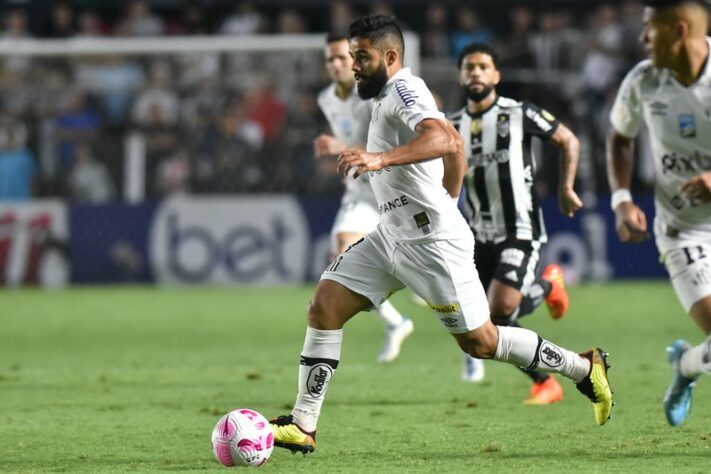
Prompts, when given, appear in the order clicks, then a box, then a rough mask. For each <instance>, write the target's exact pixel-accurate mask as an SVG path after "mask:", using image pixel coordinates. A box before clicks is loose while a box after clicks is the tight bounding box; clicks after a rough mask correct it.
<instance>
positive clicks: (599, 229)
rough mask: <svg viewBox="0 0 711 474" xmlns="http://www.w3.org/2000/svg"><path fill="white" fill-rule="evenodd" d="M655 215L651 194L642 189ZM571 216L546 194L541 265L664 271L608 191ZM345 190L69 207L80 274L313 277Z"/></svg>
mask: <svg viewBox="0 0 711 474" xmlns="http://www.w3.org/2000/svg"><path fill="white" fill-rule="evenodd" d="M637 202H638V203H639V205H640V206H641V207H642V208H643V209H644V210H645V211H646V212H647V217H648V220H649V222H650V224H651V222H652V217H653V214H654V213H653V201H652V199H651V197H650V198H640V199H638V200H637ZM586 204H587V207H586V209H585V211H583V212H581V213H579V214H578V215H576V216H575V217H574V218H573V219H569V218H567V217H565V216H563V215H562V214H561V213H560V211H559V210H558V204H557V202H556V200H555V199H546V200H544V202H543V211H544V216H545V221H546V227H547V229H548V235H549V241H548V243H547V244H546V245H545V246H544V247H543V249H542V251H541V268H542V267H543V266H544V265H545V264H547V263H550V262H558V263H562V264H563V265H564V267H565V270H566V277H568V278H569V279H571V280H587V281H590V280H593V281H595V280H607V279H610V278H658V277H662V278H664V277H666V272H665V270H664V267H663V266H662V265H661V264H660V263H659V258H658V255H657V250H656V248H655V246H654V241H653V240H652V239H650V240H648V241H645V242H643V243H640V244H623V243H621V242H620V241H619V239H618V238H617V235H616V233H615V222H614V215H613V213H612V211H610V209H609V199H608V198H607V197H606V196H603V197H601V198H600V199H599V200H598V203H597V204H594V203H586ZM338 206H339V202H338V200H337V199H333V200H322V199H316V198H295V197H292V196H288V195H254V196H240V197H231V196H230V197H200V198H196V197H190V198H188V197H181V198H173V199H167V200H164V201H161V202H156V203H144V204H140V205H128V204H123V203H116V204H108V205H102V206H94V205H71V206H69V213H68V215H69V219H68V220H69V222H68V227H69V231H68V239H69V240H68V241H69V253H70V255H71V280H72V281H73V282H75V283H126V282H136V283H141V282H156V283H160V284H189V285H193V284H212V285H282V284H299V283H303V282H305V281H307V282H308V281H315V280H317V279H318V278H319V276H320V275H321V272H322V271H323V269H324V268H325V267H326V265H327V264H328V261H329V258H330V228H331V225H332V223H333V219H334V217H335V215H336V212H337V210H338Z"/></svg>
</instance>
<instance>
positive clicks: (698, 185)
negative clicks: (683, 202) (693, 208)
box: [681, 171, 711, 203]
mask: <svg viewBox="0 0 711 474" xmlns="http://www.w3.org/2000/svg"><path fill="white" fill-rule="evenodd" d="M681 192H683V193H684V194H686V195H687V196H688V197H689V199H692V200H694V201H697V202H700V203H707V202H711V171H706V172H705V173H701V174H700V175H698V176H694V177H693V178H691V179H690V180H689V181H687V182H686V183H684V184H683V185H682V187H681Z"/></svg>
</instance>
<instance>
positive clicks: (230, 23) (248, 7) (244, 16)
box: [219, 0, 266, 35]
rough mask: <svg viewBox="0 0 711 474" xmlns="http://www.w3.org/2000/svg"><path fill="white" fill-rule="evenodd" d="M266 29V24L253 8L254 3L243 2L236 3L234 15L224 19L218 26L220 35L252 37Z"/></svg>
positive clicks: (246, 0)
mask: <svg viewBox="0 0 711 474" xmlns="http://www.w3.org/2000/svg"><path fill="white" fill-rule="evenodd" d="M265 29H266V22H265V20H264V18H263V17H262V15H261V14H260V13H259V12H258V11H257V9H256V8H255V7H254V3H253V2H251V1H249V0H245V1H242V2H239V3H237V8H236V9H235V13H234V14H233V15H230V16H228V17H227V19H225V21H224V22H223V23H222V26H220V30H219V33H220V34H221V35H252V34H255V33H263V32H264V31H265Z"/></svg>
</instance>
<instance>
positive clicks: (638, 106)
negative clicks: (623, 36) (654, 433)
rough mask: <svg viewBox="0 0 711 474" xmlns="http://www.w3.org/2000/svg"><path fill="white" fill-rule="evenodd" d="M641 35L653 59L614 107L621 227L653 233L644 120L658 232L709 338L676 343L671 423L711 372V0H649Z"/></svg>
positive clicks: (631, 236)
mask: <svg viewBox="0 0 711 474" xmlns="http://www.w3.org/2000/svg"><path fill="white" fill-rule="evenodd" d="M644 3H645V4H646V5H647V7H646V8H645V11H644V29H643V31H642V36H641V40H642V41H643V43H644V45H645V49H646V51H647V53H648V55H649V59H647V60H645V61H642V62H641V63H639V64H638V65H637V66H635V67H634V69H632V70H631V71H630V72H629V73H628V74H627V77H626V78H625V79H624V81H623V82H622V85H621V87H620V90H619V92H618V94H617V98H616V100H615V104H614V106H613V108H612V111H611V112H610V120H611V122H612V127H613V131H612V132H611V134H610V137H609V139H608V153H607V160H608V178H609V181H610V188H611V189H612V191H613V194H612V208H613V210H614V211H615V219H616V227H617V233H618V235H619V237H620V239H621V240H622V241H624V242H639V241H641V240H643V239H645V238H647V236H648V233H647V218H646V216H645V214H644V212H643V211H642V210H641V209H640V208H639V207H637V206H636V205H635V204H634V202H633V201H632V196H631V194H630V191H629V187H630V183H631V176H632V169H633V161H634V156H633V152H634V137H635V136H636V135H637V133H638V132H639V129H640V127H641V126H642V125H643V124H644V125H646V126H647V129H648V131H649V135H650V138H651V141H652V153H653V159H654V168H655V173H656V184H655V193H654V195H655V209H656V217H655V219H654V234H655V239H656V244H657V249H658V250H659V254H660V258H661V261H662V262H663V263H664V265H665V266H666V269H667V271H668V272H669V277H670V278H671V282H672V285H673V286H674V289H675V290H676V294H677V296H678V298H679V301H680V302H681V304H682V306H683V307H684V310H685V311H687V312H688V313H689V314H690V315H691V317H692V318H693V319H694V321H696V323H697V324H698V325H699V327H701V330H702V331H703V332H704V333H705V334H706V335H707V339H706V340H705V341H704V342H703V343H701V344H699V345H697V346H695V347H692V346H691V345H690V344H689V343H687V342H686V341H683V340H680V339H679V340H676V341H674V342H673V343H672V344H671V346H669V347H668V348H667V352H668V357H669V362H670V363H671V365H672V371H673V375H672V381H671V384H670V386H669V388H668V389H667V392H666V394H665V396H664V411H665V414H666V417H667V421H668V422H669V423H670V424H671V425H672V426H677V425H679V424H680V423H682V422H683V421H684V420H685V419H686V417H687V415H688V413H689V410H690V408H691V394H692V389H693V387H694V384H695V382H696V379H697V377H698V376H699V375H701V374H703V373H705V374H708V373H711V336H709V335H710V334H711V61H709V57H710V56H709V51H710V50H711V40H710V39H709V38H708V37H707V36H706V34H707V31H708V27H709V10H708V9H709V2H706V1H701V0H656V1H651V0H647V1H645V2H644Z"/></svg>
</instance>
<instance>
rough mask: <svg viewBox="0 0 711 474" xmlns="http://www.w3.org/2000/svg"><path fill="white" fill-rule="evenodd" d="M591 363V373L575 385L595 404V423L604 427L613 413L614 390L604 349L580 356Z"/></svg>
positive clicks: (593, 350)
mask: <svg viewBox="0 0 711 474" xmlns="http://www.w3.org/2000/svg"><path fill="white" fill-rule="evenodd" d="M580 355H581V356H582V357H585V358H586V359H588V360H589V361H590V373H588V375H587V376H586V377H585V378H584V379H583V380H581V381H580V382H579V383H577V384H575V386H576V387H577V388H578V390H579V391H580V393H582V394H583V395H585V396H586V397H588V399H590V401H591V402H592V403H593V409H594V410H595V421H596V422H597V424H598V425H604V424H605V423H606V422H607V420H609V419H610V412H612V406H613V405H614V403H612V390H610V383H609V381H608V380H607V369H609V368H610V366H609V365H608V364H607V355H608V354H607V352H603V351H602V349H599V348H596V349H591V350H589V351H587V352H583V353H582V354H580Z"/></svg>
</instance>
